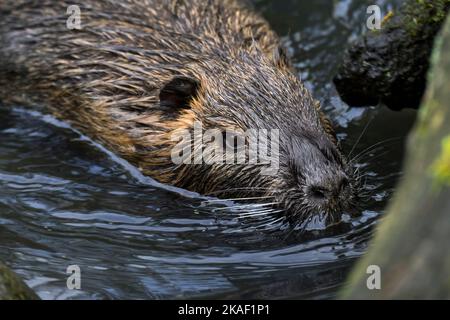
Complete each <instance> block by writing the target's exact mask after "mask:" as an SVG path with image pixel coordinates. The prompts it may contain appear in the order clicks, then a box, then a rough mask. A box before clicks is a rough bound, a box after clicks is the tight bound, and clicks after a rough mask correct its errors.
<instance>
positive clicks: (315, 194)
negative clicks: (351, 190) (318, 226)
mask: <svg viewBox="0 0 450 320" xmlns="http://www.w3.org/2000/svg"><path fill="white" fill-rule="evenodd" d="M348 185H349V181H348V179H347V178H345V177H342V178H340V179H338V180H335V181H331V182H330V181H328V182H324V183H316V184H313V185H311V186H309V187H308V195H309V196H310V197H311V198H312V199H314V200H315V201H323V202H326V201H329V200H331V199H335V198H338V197H339V196H340V194H341V193H343V192H344V191H345V190H346V189H347V188H348Z"/></svg>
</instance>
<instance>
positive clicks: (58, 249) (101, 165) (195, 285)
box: [0, 0, 415, 299]
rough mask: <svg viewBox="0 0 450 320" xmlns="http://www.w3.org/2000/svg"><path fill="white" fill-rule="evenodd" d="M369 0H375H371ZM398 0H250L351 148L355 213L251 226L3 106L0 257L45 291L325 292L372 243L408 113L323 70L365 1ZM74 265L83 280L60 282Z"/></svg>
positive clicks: (331, 67) (114, 294)
mask: <svg viewBox="0 0 450 320" xmlns="http://www.w3.org/2000/svg"><path fill="white" fill-rule="evenodd" d="M369 2H370V3H369ZM373 2H375V3H378V4H379V5H380V6H381V7H382V9H383V11H384V12H386V10H387V9H389V8H391V7H392V6H394V5H398V4H399V3H400V2H401V1H400V0H397V1H360V0H342V1H329V0H321V1H317V0H316V1H295V0H291V1H286V0H284V1H256V2H255V4H256V7H257V8H258V9H259V10H261V11H262V12H263V14H264V15H265V16H266V17H267V18H268V20H269V21H270V22H271V23H272V25H273V27H274V28H275V29H276V30H277V31H278V33H279V34H280V35H283V36H284V40H285V42H286V44H287V45H288V47H289V51H290V54H292V56H293V58H294V61H295V66H296V68H297V70H298V72H299V75H300V76H301V77H302V79H303V80H304V81H305V82H306V84H307V86H308V87H309V88H310V89H311V90H312V91H313V93H314V95H315V96H316V97H317V98H318V99H320V100H321V102H322V104H323V106H324V108H325V110H326V111H327V113H328V114H329V115H330V116H331V118H332V119H333V121H334V122H335V123H336V126H337V131H338V134H339V138H340V139H341V140H342V144H343V147H344V150H345V151H346V152H349V151H350V150H351V149H352V147H353V145H354V144H355V143H356V141H357V139H358V137H359V136H360V134H361V132H362V131H363V129H364V127H365V126H366V125H367V124H368V123H369V122H370V125H369V127H368V130H367V132H366V133H365V134H364V135H363V137H362V138H361V141H360V142H359V143H358V144H357V146H356V148H355V151H354V153H353V154H355V155H356V154H358V153H359V152H361V151H363V150H364V149H366V148H367V147H370V146H372V145H373V144H375V143H377V142H380V141H384V140H386V139H389V138H392V137H395V138H398V139H395V140H391V141H387V142H385V143H383V144H381V148H380V149H378V150H375V152H373V153H368V155H367V156H366V157H365V158H364V159H362V160H361V161H360V166H361V167H362V168H363V169H364V170H365V171H366V172H367V173H368V177H369V179H368V187H369V188H370V189H373V190H372V197H371V199H370V201H368V202H367V203H366V204H365V205H364V207H365V210H364V212H363V214H362V216H360V217H357V218H350V217H347V219H346V222H345V223H341V224H339V225H337V226H334V227H332V228H329V229H327V230H322V231H314V230H313V231H311V232H310V233H309V234H308V235H307V236H306V237H302V236H300V235H298V234H296V233H292V234H291V235H289V236H288V237H286V234H285V233H286V232H285V231H283V230H282V231H277V230H276V228H274V230H272V231H270V232H269V231H265V230H261V229H257V228H255V226H257V225H256V224H255V221H247V220H245V219H244V220H237V219H235V216H233V215H227V214H226V213H227V210H220V209H221V208H223V207H224V205H223V204H220V203H207V202H205V198H203V197H200V196H197V195H195V194H192V193H188V192H185V191H182V190H178V189H176V188H170V187H166V186H161V185H159V184H156V183H154V182H153V181H152V180H151V179H149V178H145V177H143V176H140V175H139V174H138V173H137V172H136V170H135V168H133V167H131V166H129V165H127V164H126V163H124V162H123V161H121V160H120V159H118V158H117V157H114V156H113V155H111V154H109V153H108V152H105V150H103V149H102V148H101V147H99V146H98V145H95V144H94V143H92V142H90V141H89V140H88V139H86V138H85V137H82V136H80V135H79V134H78V133H76V132H74V131H73V130H71V129H70V128H68V127H67V126H64V125H63V124H61V123H59V122H57V121H54V120H52V119H51V118H49V117H46V116H42V115H39V114H35V113H31V114H30V113H29V112H26V111H24V110H21V109H13V110H11V109H5V108H0V137H1V138H0V260H3V261H6V262H7V263H8V264H9V265H10V266H11V267H12V268H13V269H14V270H15V271H17V272H18V273H19V274H20V275H21V276H22V277H23V278H24V279H25V280H26V282H27V283H28V284H29V285H30V286H31V287H32V288H33V289H34V290H35V291H36V292H37V293H38V294H39V296H40V297H41V298H44V299H105V298H133V299H134V298H136V299H149V298H150V299H151V298H313V299H323V298H333V297H334V296H335V294H336V292H337V290H338V289H339V287H340V286H341V285H342V284H343V283H344V280H345V278H346V276H347V274H348V270H349V268H350V267H351V266H352V264H353V263H354V262H355V260H356V259H357V258H358V257H360V256H361V255H362V254H363V253H364V252H365V251H366V249H367V244H368V240H369V239H370V238H371V236H372V233H373V229H374V228H373V227H374V226H375V225H376V223H377V221H378V220H379V217H380V216H381V215H382V213H383V210H384V208H385V205H386V202H387V200H388V199H389V197H390V195H391V193H392V189H393V188H394V186H395V182H396V180H397V176H398V174H399V172H400V168H401V159H402V156H403V144H404V137H405V135H406V133H407V132H408V131H409V129H410V128H411V125H412V123H413V121H414V117H415V112H414V111H403V112H401V113H395V112H391V111H389V110H387V109H386V108H370V109H364V108H349V107H348V106H347V105H345V104H344V103H342V102H341V101H340V99H339V98H338V96H337V94H336V92H335V90H334V87H333V85H332V82H331V79H332V76H333V73H334V72H335V70H336V68H337V65H338V61H339V58H340V56H341V55H342V53H343V50H344V48H345V46H346V43H347V42H348V40H349V39H351V38H353V37H355V36H356V35H358V34H360V33H361V32H362V30H363V28H364V23H365V20H364V19H365V17H366V16H365V9H366V8H367V6H368V5H369V4H373ZM69 265H79V266H80V268H81V271H82V290H80V291H70V290H68V289H67V288H66V279H67V276H68V275H67V274H66V268H67V267H68V266H69Z"/></svg>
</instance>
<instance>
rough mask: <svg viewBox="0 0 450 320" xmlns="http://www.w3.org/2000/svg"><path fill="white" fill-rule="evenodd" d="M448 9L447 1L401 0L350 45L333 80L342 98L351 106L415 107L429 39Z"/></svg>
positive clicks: (449, 0)
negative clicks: (379, 23)
mask: <svg viewBox="0 0 450 320" xmlns="http://www.w3.org/2000/svg"><path fill="white" fill-rule="evenodd" d="M449 9H450V0H406V1H405V3H404V5H403V6H402V8H401V9H400V10H399V11H398V12H391V13H390V14H389V15H388V17H390V18H389V19H387V20H386V21H385V23H383V24H382V28H381V30H375V31H369V32H368V33H366V34H365V35H364V36H363V37H361V38H360V39H358V40H357V41H356V42H355V43H353V44H352V45H351V46H350V48H349V49H348V51H347V52H346V54H345V56H344V58H343V62H342V64H341V66H340V67H339V70H338V73H337V75H336V77H335V78H334V83H335V85H336V88H337V90H338V92H339V94H340V95H341V97H342V99H343V100H344V101H345V102H347V103H348V104H350V105H353V106H368V105H377V104H378V103H379V102H382V103H384V104H386V105H387V106H388V107H390V108H391V109H394V110H399V109H402V108H417V107H418V106H419V105H420V102H421V99H422V96H423V93H424V91H425V87H426V75H427V72H428V69H429V61H430V55H431V52H432V49H433V44H434V39H435V36H436V34H437V33H438V32H439V30H440V29H441V27H442V24H443V23H444V22H445V17H446V15H447V12H448V11H449Z"/></svg>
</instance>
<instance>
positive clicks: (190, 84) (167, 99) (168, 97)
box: [159, 76, 199, 110]
mask: <svg viewBox="0 0 450 320" xmlns="http://www.w3.org/2000/svg"><path fill="white" fill-rule="evenodd" d="M198 88H199V83H198V81H197V80H195V79H191V78H188V77H181V76H178V77H175V78H173V79H172V80H171V81H169V82H168V83H166V84H165V85H164V87H163V88H161V91H160V93H159V100H160V103H161V106H163V107H167V108H170V109H172V110H179V109H187V108H189V102H190V101H191V100H192V99H193V98H194V97H195V96H196V94H197V91H198Z"/></svg>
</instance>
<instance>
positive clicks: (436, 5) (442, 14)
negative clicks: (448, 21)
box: [393, 0, 450, 37]
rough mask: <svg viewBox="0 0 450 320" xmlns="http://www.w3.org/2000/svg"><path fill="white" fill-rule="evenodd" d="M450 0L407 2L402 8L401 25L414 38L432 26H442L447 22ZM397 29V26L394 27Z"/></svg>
mask: <svg viewBox="0 0 450 320" xmlns="http://www.w3.org/2000/svg"><path fill="white" fill-rule="evenodd" d="M449 7H450V0H433V1H430V0H415V1H413V0H411V1H407V2H406V3H405V5H404V6H403V8H402V13H403V15H402V16H403V18H402V19H401V22H400V25H403V26H404V28H405V30H407V32H409V33H410V34H411V35H412V36H413V37H416V36H417V35H418V34H419V33H420V32H422V31H423V30H424V27H425V26H427V25H431V24H440V23H442V21H444V20H445V18H446V16H447V12H448V9H449ZM393 27H397V26H393Z"/></svg>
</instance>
